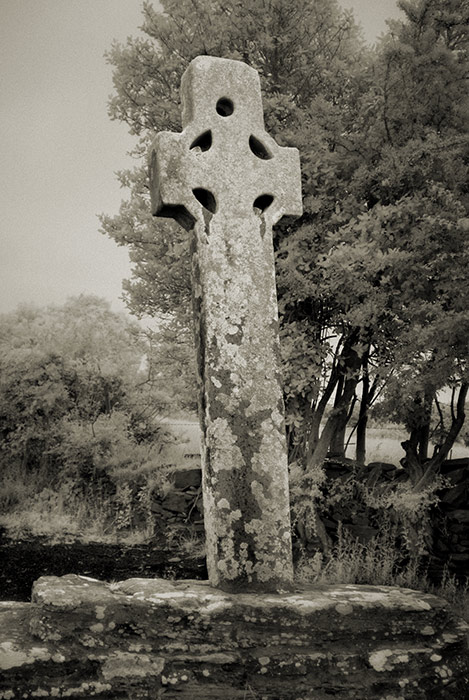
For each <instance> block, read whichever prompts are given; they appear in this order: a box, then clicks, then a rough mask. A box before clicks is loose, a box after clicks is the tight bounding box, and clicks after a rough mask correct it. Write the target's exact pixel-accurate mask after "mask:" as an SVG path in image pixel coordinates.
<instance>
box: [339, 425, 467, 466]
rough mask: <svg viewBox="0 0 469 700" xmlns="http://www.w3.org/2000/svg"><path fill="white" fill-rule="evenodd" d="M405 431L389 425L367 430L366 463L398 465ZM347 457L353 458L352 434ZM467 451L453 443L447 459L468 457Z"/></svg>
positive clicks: (405, 437)
mask: <svg viewBox="0 0 469 700" xmlns="http://www.w3.org/2000/svg"><path fill="white" fill-rule="evenodd" d="M408 437H409V436H408V434H407V433H406V431H405V430H404V429H403V428H401V427H399V426H397V425H392V424H389V425H387V426H383V427H374V428H368V430H367V438H366V461H367V463H368V462H389V463H390V464H396V465H398V464H399V461H400V460H401V459H402V458H403V457H404V450H403V449H402V447H401V442H403V441H404V440H407V439H408ZM346 455H347V457H349V458H350V459H354V457H355V435H354V434H353V435H352V437H351V440H350V443H349V446H348V448H347V452H346ZM468 456H469V449H468V448H467V447H466V446H465V445H463V444H462V443H459V442H457V443H455V444H454V445H453V448H452V449H451V452H450V454H449V455H448V459H459V458H460V457H468Z"/></svg>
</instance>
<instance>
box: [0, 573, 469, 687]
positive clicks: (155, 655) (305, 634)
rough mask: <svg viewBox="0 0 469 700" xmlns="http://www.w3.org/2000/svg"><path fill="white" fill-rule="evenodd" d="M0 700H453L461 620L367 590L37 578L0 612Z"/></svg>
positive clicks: (438, 603) (463, 672)
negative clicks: (28, 600)
mask: <svg viewBox="0 0 469 700" xmlns="http://www.w3.org/2000/svg"><path fill="white" fill-rule="evenodd" d="M0 617H1V622H0V629H1V633H0V668H1V669H2V670H3V672H2V675H1V680H0V698H1V699H3V700H7V699H9V700H16V699H17V698H25V699H28V698H36V697H45V698H51V697H72V698H77V699H78V698H91V697H97V698H101V699H102V700H104V698H109V699H110V698H112V699H113V700H118V699H119V698H126V699H127V700H133V699H134V698H148V699H149V700H150V698H151V699H152V700H153V699H154V698H159V697H164V698H168V700H170V698H179V699H181V700H207V699H208V698H217V699H218V700H219V698H221V697H223V698H226V700H232V699H233V700H234V699H238V698H239V699H241V698H250V697H251V698H264V699H265V700H325V699H326V698H330V697H331V696H334V697H335V698H337V699H338V700H351V699H354V700H390V699H391V698H393V699H394V700H427V699H428V700H442V699H446V698H451V699H452V700H464V699H465V698H466V697H468V695H467V694H468V691H469V685H468V679H467V665H468V649H467V629H468V626H467V625H466V624H465V623H461V622H457V621H454V620H453V619H452V618H451V616H450V615H449V613H448V610H447V607H446V603H444V602H443V601H442V600H440V599H438V598H436V597H434V596H431V595H425V594H422V593H420V592H416V591H410V590H405V589H397V588H386V587H371V586H351V585H342V586H324V587H320V588H314V589H310V590H298V591H294V592H291V593H288V594H283V595H279V594H264V595H258V594H254V593H244V594H231V593H225V592H222V591H220V590H219V589H215V588H213V587H211V586H210V585H208V584H207V583H206V582H201V581H186V582H182V581H179V582H170V581H166V580H163V579H153V580H152V579H130V580H128V581H122V582H119V583H115V584H106V583H102V582H99V581H94V580H92V579H85V578H83V577H79V576H74V575H70V576H65V577H63V578H54V577H44V578H42V579H40V580H39V581H38V582H37V583H36V584H35V587H34V591H33V603H32V604H22V603H16V604H14V603H10V604H6V603H4V604H3V606H2V607H0Z"/></svg>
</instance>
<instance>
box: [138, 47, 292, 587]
mask: <svg viewBox="0 0 469 700" xmlns="http://www.w3.org/2000/svg"><path fill="white" fill-rule="evenodd" d="M182 97H183V127H184V128H183V131H182V133H181V134H172V133H168V132H163V133H161V134H158V136H157V137H156V139H155V143H154V146H153V151H152V155H151V166H150V173H151V190H152V202H153V213H154V214H155V215H157V216H171V217H173V218H175V219H176V220H177V221H179V222H180V223H181V224H182V225H183V226H185V227H186V228H187V229H193V237H192V241H193V242H192V288H193V307H194V317H195V329H196V332H195V335H196V344H197V347H198V352H197V355H198V374H199V377H198V379H199V388H200V399H199V416H200V422H201V428H202V469H203V495H204V519H205V530H206V545H207V565H208V570H209V578H210V582H211V583H212V584H213V585H218V586H219V587H222V588H225V589H228V590H243V589H250V590H254V589H263V590H278V589H279V588H282V587H285V586H287V585H289V584H290V582H291V580H292V558H291V533H290V514H289V494H288V465H287V450H286V441H285V429H284V408H283V397H282V386H281V378H280V359H279V340H278V311H277V299H276V289H275V271H274V252H273V246H272V225H273V223H275V222H276V221H278V220H279V219H280V218H281V217H282V216H283V215H285V214H287V215H298V214H300V213H301V183H300V169H299V155H298V151H297V150H296V149H293V148H281V147H279V146H278V145H277V144H276V143H275V141H274V140H273V139H271V138H270V137H269V136H268V135H267V134H266V133H265V131H264V129H263V113H262V102H261V93H260V85H259V77H258V74H257V72H256V71H254V70H253V69H252V68H249V66H247V65H246V64H243V63H240V62H238V61H230V60H227V59H219V58H213V57H208V56H203V57H199V58H197V59H195V60H194V61H193V62H192V63H191V64H190V66H189V68H188V70H187V71H186V73H185V75H184V77H183V81H182Z"/></svg>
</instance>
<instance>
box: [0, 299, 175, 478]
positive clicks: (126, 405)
mask: <svg viewBox="0 0 469 700" xmlns="http://www.w3.org/2000/svg"><path fill="white" fill-rule="evenodd" d="M0 350H1V353H0V424H1V426H2V429H1V433H0V455H1V457H2V458H3V459H4V460H8V461H12V462H18V463H21V464H22V466H23V467H24V468H25V469H28V470H29V471H30V472H34V471H36V472H37V471H40V470H41V469H42V470H46V471H47V470H48V471H49V472H50V473H53V474H57V473H61V474H63V473H64V472H66V471H67V469H68V470H69V471H70V469H71V470H72V471H73V470H76V469H78V470H79V471H80V473H82V474H84V473H85V472H88V473H92V472H93V470H94V471H95V470H96V468H98V467H99V469H101V470H103V469H104V470H106V469H107V468H108V467H109V466H110V465H114V466H116V465H118V464H120V466H121V467H122V465H123V464H124V462H127V463H131V462H132V459H135V458H136V454H137V452H138V445H139V444H143V443H146V444H149V445H154V448H155V450H156V451H157V450H158V449H159V446H161V443H162V441H163V440H164V438H163V431H162V430H161V428H160V426H159V425H158V422H157V417H158V415H159V414H161V412H162V411H164V410H165V409H166V405H167V401H168V397H167V395H166V396H163V395H162V393H161V392H160V393H159V394H158V395H155V392H154V391H153V387H152V386H151V385H149V384H148V382H147V381H146V376H145V374H144V372H143V371H142V370H141V369H140V367H141V366H142V365H143V364H144V359H145V354H146V352H147V347H146V346H145V344H144V343H143V342H142V338H141V334H140V329H139V327H138V325H137V324H136V323H135V322H131V321H130V320H128V319H127V318H126V317H125V316H124V315H122V314H116V313H114V312H112V311H111V310H110V308H109V305H108V303H107V302H105V301H104V300H101V299H99V298H96V297H85V296H81V297H78V298H76V299H70V300H69V301H67V302H66V303H65V304H64V305H63V306H61V307H49V308H47V309H37V308H32V307H21V308H20V309H19V310H18V311H16V312H13V313H11V314H4V315H3V316H2V317H1V318H0ZM123 441H124V442H126V444H127V448H126V450H123ZM124 452H125V455H124ZM134 467H135V469H136V467H137V465H136V464H135V465H134ZM88 475H89V474H88Z"/></svg>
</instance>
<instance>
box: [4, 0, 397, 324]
mask: <svg viewBox="0 0 469 700" xmlns="http://www.w3.org/2000/svg"><path fill="white" fill-rule="evenodd" d="M292 1H293V2H294V1H295V0H292ZM141 4H142V3H141V0H0V17H1V22H0V65H1V67H0V159H1V166H0V212H1V218H0V241H1V256H0V312H6V311H12V310H14V309H15V308H16V306H17V305H18V304H19V303H35V304H37V305H45V304H52V303H54V304H60V303H62V301H64V300H65V299H66V298H67V297H69V296H74V295H78V294H80V293H87V294H97V295H99V296H102V297H105V298H106V299H108V300H109V301H110V302H111V303H112V307H113V309H114V310H121V309H123V308H124V305H123V302H122V301H120V300H119V297H120V295H121V283H122V279H123V278H125V277H129V276H130V265H129V261H128V254H127V251H126V250H125V249H123V248H118V247H117V245H116V244H115V243H114V242H113V241H112V240H110V239H108V238H106V237H104V236H103V235H102V234H100V233H99V222H98V219H97V215H98V214H99V213H101V212H104V213H106V214H114V213H116V212H117V211H118V208H119V204H120V201H121V199H122V198H123V197H125V192H123V191H122V190H120V188H119V185H118V183H117V181H116V178H115V176H114V173H115V172H116V171H117V170H120V169H122V168H124V167H127V166H128V165H130V164H131V161H130V158H129V157H128V156H127V155H126V152H127V151H128V150H129V148H131V146H132V144H133V139H132V138H131V137H130V136H129V135H128V133H127V128H126V126H125V125H124V124H120V123H117V122H111V121H110V119H109V118H108V116H107V108H106V103H107V99H108V96H109V94H110V93H111V91H112V77H111V72H112V69H111V66H109V65H107V64H106V62H105V60H104V58H103V54H104V52H105V50H106V49H107V48H109V47H110V45H111V42H112V40H113V39H118V40H121V41H125V39H126V37H127V36H129V35H136V34H138V26H139V24H140V23H141ZM341 4H342V5H343V6H344V7H347V8H349V7H350V8H354V11H355V16H356V18H357V20H358V21H359V22H360V23H361V24H362V26H363V29H364V34H365V37H366V39H367V40H368V41H369V42H370V43H372V42H373V41H374V40H375V38H376V37H377V36H379V34H380V33H381V32H383V31H384V30H385V29H386V25H385V20H386V18H389V17H398V16H400V11H399V10H398V8H397V4H396V0H342V2H341Z"/></svg>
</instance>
